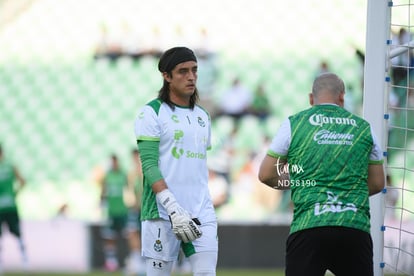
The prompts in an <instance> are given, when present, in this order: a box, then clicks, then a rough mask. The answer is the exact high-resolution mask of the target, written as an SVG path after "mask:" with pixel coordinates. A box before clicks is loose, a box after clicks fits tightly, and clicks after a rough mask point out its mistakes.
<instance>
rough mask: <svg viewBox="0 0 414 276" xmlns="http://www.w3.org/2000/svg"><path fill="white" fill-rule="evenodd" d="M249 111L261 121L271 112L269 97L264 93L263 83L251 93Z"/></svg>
mask: <svg viewBox="0 0 414 276" xmlns="http://www.w3.org/2000/svg"><path fill="white" fill-rule="evenodd" d="M250 113H251V114H252V115H254V116H256V117H258V118H259V119H260V120H261V121H264V120H266V119H267V117H268V116H269V115H270V114H271V106H270V101H269V98H268V97H267V95H266V91H265V89H264V86H263V84H261V83H260V84H259V85H257V87H256V90H255V91H254V94H253V101H252V104H251V106H250Z"/></svg>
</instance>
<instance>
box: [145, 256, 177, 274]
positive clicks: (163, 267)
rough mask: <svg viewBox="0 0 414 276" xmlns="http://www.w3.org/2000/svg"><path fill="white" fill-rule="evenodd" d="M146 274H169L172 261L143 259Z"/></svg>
mask: <svg viewBox="0 0 414 276" xmlns="http://www.w3.org/2000/svg"><path fill="white" fill-rule="evenodd" d="M145 266H146V271H147V274H146V275H147V276H170V275H171V271H172V267H173V262H166V261H162V260H157V259H151V258H147V259H146V260H145Z"/></svg>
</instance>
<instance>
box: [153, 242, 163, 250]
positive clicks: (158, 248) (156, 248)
mask: <svg viewBox="0 0 414 276" xmlns="http://www.w3.org/2000/svg"><path fill="white" fill-rule="evenodd" d="M154 250H155V251H156V252H161V251H162V243H161V241H160V240H156V241H155V243H154Z"/></svg>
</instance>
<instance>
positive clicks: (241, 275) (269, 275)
mask: <svg viewBox="0 0 414 276" xmlns="http://www.w3.org/2000/svg"><path fill="white" fill-rule="evenodd" d="M252 275H254V276H283V275H284V272H283V271H282V270H271V269H219V270H217V276H252ZM4 276H125V274H124V273H122V272H115V273H108V272H105V271H93V272H90V273H86V274H85V273H81V274H79V273H40V272H39V273H37V272H36V273H5V274H4ZM172 276H191V274H173V275H172Z"/></svg>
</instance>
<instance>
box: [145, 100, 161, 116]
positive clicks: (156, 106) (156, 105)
mask: <svg viewBox="0 0 414 276" xmlns="http://www.w3.org/2000/svg"><path fill="white" fill-rule="evenodd" d="M162 103H163V102H162V100H161V99H159V98H155V99H152V100H151V101H149V102H147V103H146V104H145V106H144V109H145V108H150V109H152V110H153V111H154V112H155V113H156V114H158V113H159V112H160V109H161V106H162Z"/></svg>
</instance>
